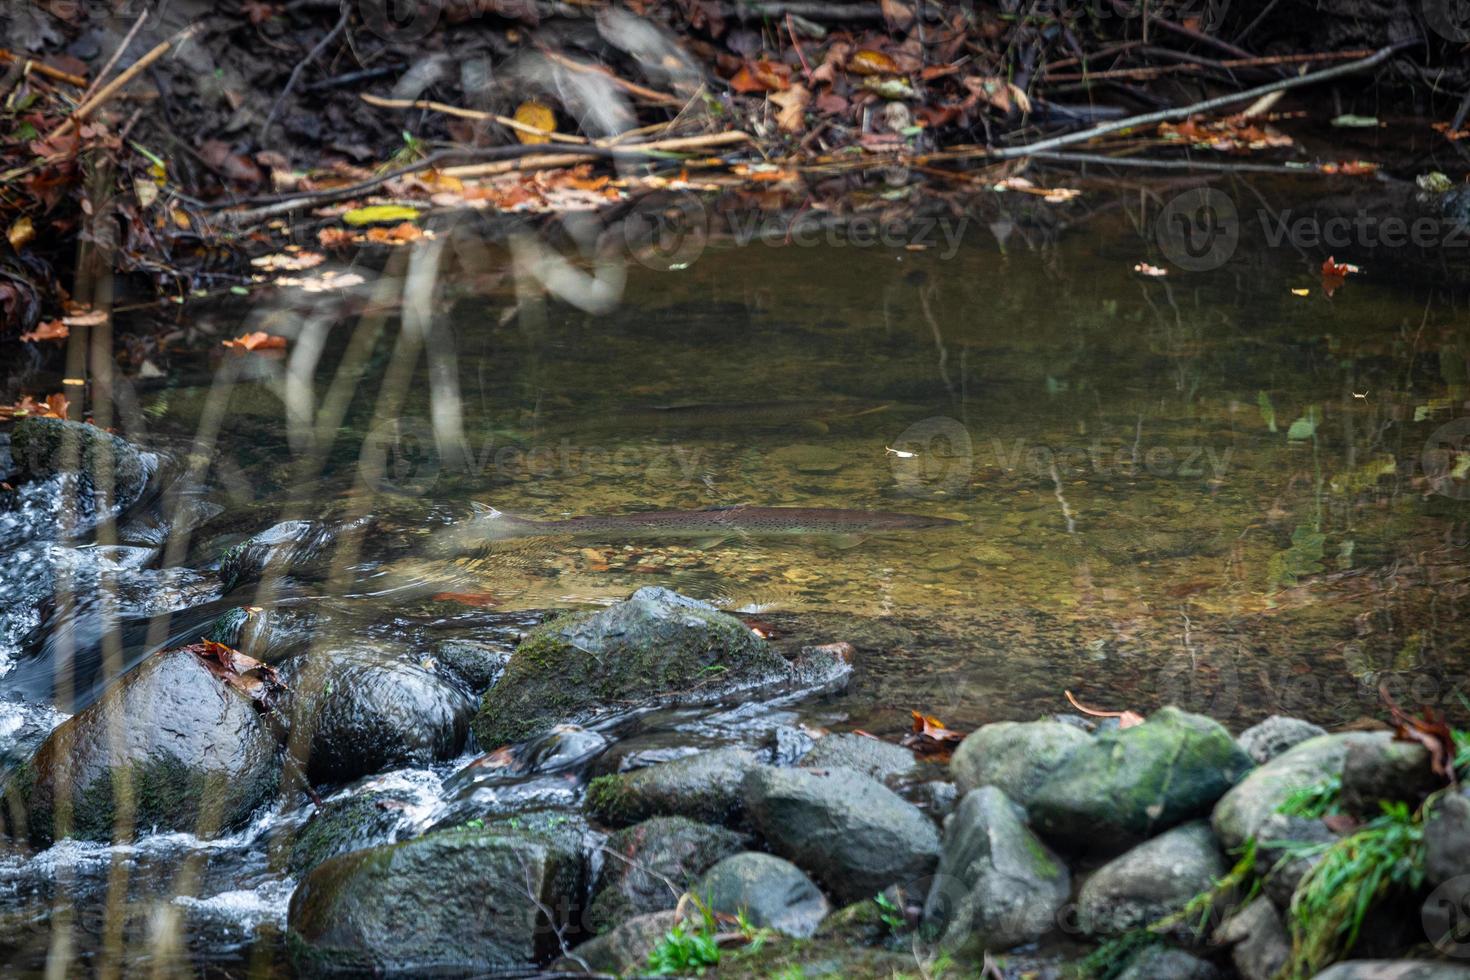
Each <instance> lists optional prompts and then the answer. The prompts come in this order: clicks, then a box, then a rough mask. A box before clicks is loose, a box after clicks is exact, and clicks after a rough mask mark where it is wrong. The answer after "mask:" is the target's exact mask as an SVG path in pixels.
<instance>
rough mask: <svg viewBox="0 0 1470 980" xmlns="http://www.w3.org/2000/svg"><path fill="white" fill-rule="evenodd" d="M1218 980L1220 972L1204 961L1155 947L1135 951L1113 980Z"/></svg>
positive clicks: (1157, 944)
mask: <svg viewBox="0 0 1470 980" xmlns="http://www.w3.org/2000/svg"><path fill="white" fill-rule="evenodd" d="M1219 977H1220V971H1219V970H1217V969H1216V968H1215V965H1214V964H1213V963H1211V962H1209V961H1208V960H1202V959H1200V958H1199V957H1198V956H1191V955H1190V954H1188V953H1186V952H1185V951H1184V950H1182V949H1175V948H1174V947H1173V946H1165V945H1163V944H1161V943H1155V944H1154V945H1152V946H1145V947H1144V948H1143V949H1141V950H1139V951H1138V952H1137V953H1136V954H1135V955H1134V957H1133V959H1131V960H1129V961H1128V965H1127V966H1125V967H1124V968H1123V972H1122V973H1119V974H1118V975H1117V977H1115V978H1114V980H1219Z"/></svg>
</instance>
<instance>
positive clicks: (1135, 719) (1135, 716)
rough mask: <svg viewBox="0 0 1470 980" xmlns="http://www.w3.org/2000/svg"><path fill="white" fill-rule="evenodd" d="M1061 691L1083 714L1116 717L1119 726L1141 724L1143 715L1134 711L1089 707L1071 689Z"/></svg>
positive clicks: (1096, 716) (1125, 726)
mask: <svg viewBox="0 0 1470 980" xmlns="http://www.w3.org/2000/svg"><path fill="white" fill-rule="evenodd" d="M1062 693H1063V694H1065V695H1066V696H1067V701H1068V702H1070V703H1071V705H1072V707H1074V708H1076V709H1077V710H1078V711H1080V712H1082V713H1083V714H1084V715H1091V716H1092V717H1093V718H1116V719H1118V727H1119V728H1132V727H1133V726H1134V725H1142V724H1143V715H1141V714H1139V713H1138V712H1136V711H1102V710H1099V709H1097V708H1089V707H1087V706H1086V705H1085V704H1083V703H1082V702H1081V701H1078V700H1077V699H1076V698H1074V697H1073V696H1072V692H1071V691H1063V692H1062Z"/></svg>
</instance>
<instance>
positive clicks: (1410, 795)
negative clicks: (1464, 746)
mask: <svg viewBox="0 0 1470 980" xmlns="http://www.w3.org/2000/svg"><path fill="white" fill-rule="evenodd" d="M1440 785H1441V781H1440V780H1439V778H1438V777H1436V776H1435V775H1434V772H1433V770H1431V769H1430V767H1429V750H1428V749H1426V748H1425V747H1424V746H1423V745H1421V744H1420V743H1418V742H1398V741H1392V740H1389V741H1382V740H1379V741H1363V740H1358V741H1354V742H1352V743H1350V744H1349V745H1348V750H1347V756H1346V757H1345V758H1344V759H1343V763H1342V808H1343V809H1344V810H1345V811H1347V812H1348V813H1351V814H1353V815H1355V816H1358V817H1362V818H1363V819H1371V818H1373V817H1376V816H1378V815H1379V814H1380V813H1382V812H1383V807H1382V806H1381V804H1382V803H1385V802H1392V801H1394V800H1408V801H1409V802H1410V804H1411V805H1413V806H1417V805H1418V804H1419V802H1420V801H1421V800H1423V799H1424V797H1425V796H1427V795H1429V794H1430V793H1432V792H1433V791H1434V790H1436V789H1438V788H1439V786H1440Z"/></svg>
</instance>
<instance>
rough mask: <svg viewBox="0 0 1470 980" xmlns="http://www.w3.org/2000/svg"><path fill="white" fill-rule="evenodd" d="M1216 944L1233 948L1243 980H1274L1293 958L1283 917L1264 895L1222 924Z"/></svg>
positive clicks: (1216, 937) (1215, 938)
mask: <svg viewBox="0 0 1470 980" xmlns="http://www.w3.org/2000/svg"><path fill="white" fill-rule="evenodd" d="M1214 941H1215V943H1216V944H1218V945H1221V946H1230V947H1232V949H1231V950H1230V958H1231V960H1232V961H1233V962H1234V963H1235V972H1237V973H1239V974H1240V976H1241V980H1272V978H1274V977H1275V976H1276V975H1277V973H1279V972H1280V971H1281V968H1282V967H1283V966H1285V965H1286V961H1287V959H1288V958H1290V956H1291V938H1290V937H1289V936H1287V934H1286V927H1285V926H1284V925H1282V923H1281V915H1280V914H1279V913H1278V912H1277V911H1276V906H1274V905H1272V904H1271V900H1270V899H1269V898H1266V897H1264V896H1263V897H1261V898H1258V899H1256V900H1255V901H1253V902H1251V903H1250V904H1249V905H1247V906H1246V907H1245V908H1243V909H1241V910H1240V911H1239V912H1236V913H1235V914H1234V915H1232V916H1231V917H1230V918H1228V919H1226V920H1225V921H1224V922H1222V923H1221V924H1220V928H1218V929H1216V930H1215V936H1214Z"/></svg>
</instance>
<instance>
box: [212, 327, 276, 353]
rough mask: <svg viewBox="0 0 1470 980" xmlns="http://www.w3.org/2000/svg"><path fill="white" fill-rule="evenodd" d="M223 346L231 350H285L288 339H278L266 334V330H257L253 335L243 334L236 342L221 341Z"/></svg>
mask: <svg viewBox="0 0 1470 980" xmlns="http://www.w3.org/2000/svg"><path fill="white" fill-rule="evenodd" d="M221 343H222V344H223V346H225V347H228V348H230V349H231V350H244V351H254V350H285V349H286V338H285V337H276V336H273V335H272V334H268V333H266V332H265V331H264V330H256V331H254V332H253V333H247V334H241V335H240V336H239V337H236V338H235V339H234V340H225V341H221Z"/></svg>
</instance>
